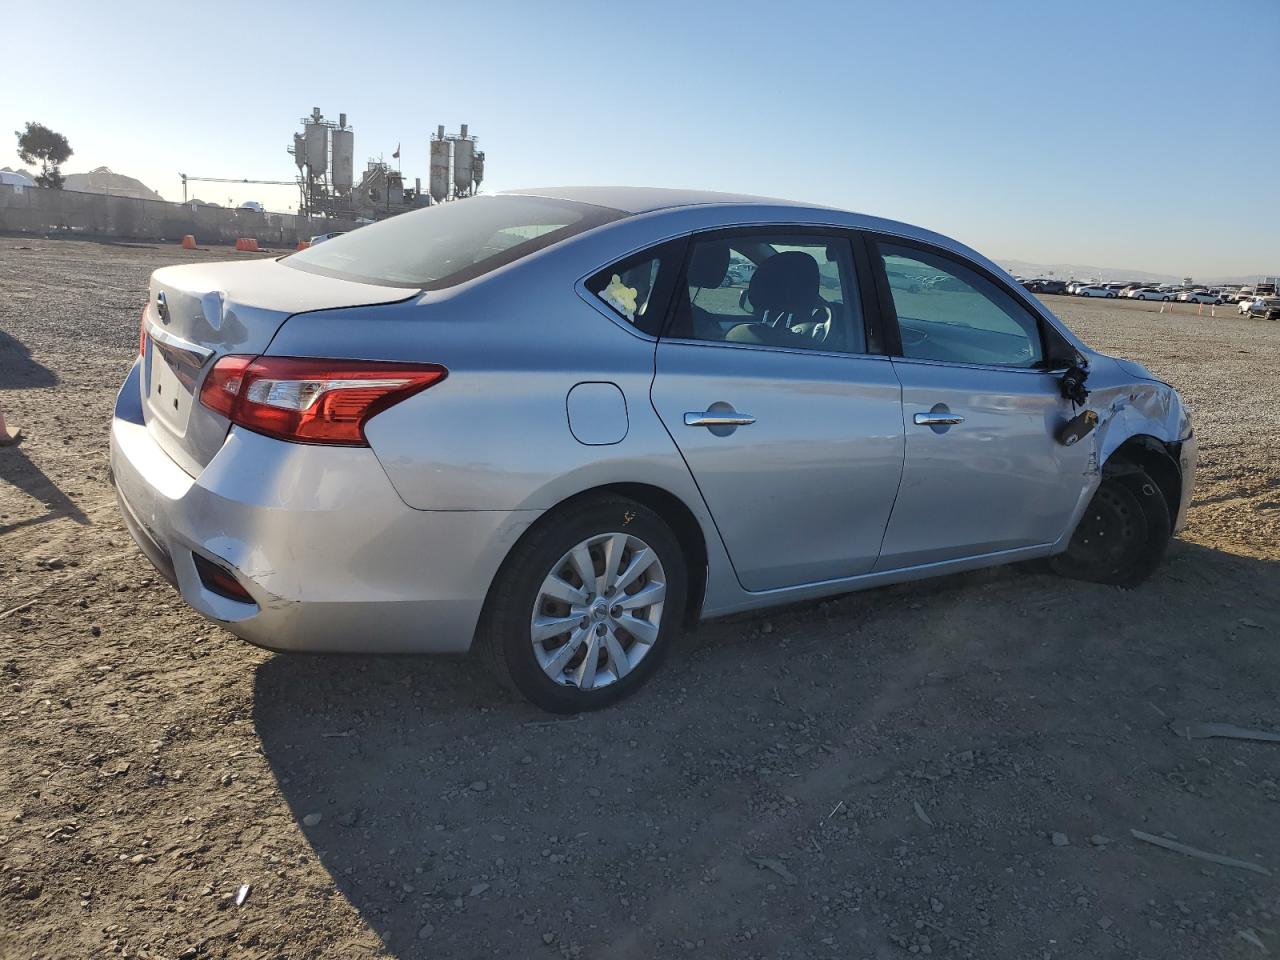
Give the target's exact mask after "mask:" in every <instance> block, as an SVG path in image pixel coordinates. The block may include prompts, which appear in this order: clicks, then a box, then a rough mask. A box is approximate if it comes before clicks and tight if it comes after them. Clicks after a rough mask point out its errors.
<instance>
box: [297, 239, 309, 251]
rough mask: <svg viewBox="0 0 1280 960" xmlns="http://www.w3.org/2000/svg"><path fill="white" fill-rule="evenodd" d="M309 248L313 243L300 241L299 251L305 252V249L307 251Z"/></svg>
mask: <svg viewBox="0 0 1280 960" xmlns="http://www.w3.org/2000/svg"><path fill="white" fill-rule="evenodd" d="M309 246H311V242H310V241H309V240H299V241H298V249H299V250H305V249H307V247H309Z"/></svg>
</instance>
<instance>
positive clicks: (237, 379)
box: [200, 354, 257, 420]
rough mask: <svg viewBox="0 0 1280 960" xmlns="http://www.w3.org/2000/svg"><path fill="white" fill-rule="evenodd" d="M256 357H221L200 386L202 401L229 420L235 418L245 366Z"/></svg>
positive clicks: (232, 355)
mask: <svg viewBox="0 0 1280 960" xmlns="http://www.w3.org/2000/svg"><path fill="white" fill-rule="evenodd" d="M255 359H257V358H256V357H246V356H241V355H237V354H230V355H228V356H225V357H223V358H222V359H220V360H219V361H218V362H217V363H215V364H214V365H213V369H212V370H210V371H209V375H208V376H207V377H205V378H204V384H203V385H202V386H201V387H200V402H201V403H203V404H204V405H205V406H206V407H208V408H209V409H210V410H213V411H216V412H217V413H220V414H222V415H223V416H224V417H226V418H227V419H228V420H234V419H235V408H236V401H237V400H238V399H239V398H240V386H241V384H242V382H243V380H244V371H245V368H246V367H248V366H249V364H251V363H253V361H254V360H255Z"/></svg>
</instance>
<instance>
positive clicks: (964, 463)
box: [871, 237, 1092, 571]
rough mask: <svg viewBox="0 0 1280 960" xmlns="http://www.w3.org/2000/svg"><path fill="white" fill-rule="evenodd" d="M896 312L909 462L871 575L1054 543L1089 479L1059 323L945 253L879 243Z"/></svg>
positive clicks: (883, 277)
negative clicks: (1064, 377) (1075, 435)
mask: <svg viewBox="0 0 1280 960" xmlns="http://www.w3.org/2000/svg"><path fill="white" fill-rule="evenodd" d="M871 260H872V262H873V266H874V268H875V270H876V271H877V274H878V276H877V284H878V286H879V288H880V293H881V297H880V299H881V301H882V304H883V305H884V306H885V307H886V308H887V309H888V310H889V312H890V314H891V317H892V318H893V319H896V323H897V329H898V332H899V339H900V341H901V343H900V344H898V345H896V346H897V347H898V349H895V350H894V354H895V355H894V358H893V367H894V369H895V370H896V372H897V375H898V379H899V380H900V381H901V383H902V414H903V421H904V426H905V429H906V460H905V462H904V464H903V473H902V485H901V489H900V491H899V493H898V497H897V501H896V503H895V504H894V507H893V515H892V517H891V518H890V520H889V525H888V529H887V530H886V532H885V537H884V545H883V547H882V549H881V552H880V558H879V561H878V563H877V565H876V570H877V571H883V570H893V569H898V568H904V567H912V566H918V565H921V564H928V563H936V562H940V561H946V560H955V559H960V558H964V557H970V556H978V555H983V554H990V553H998V552H1000V551H1005V550H1016V549H1019V548H1023V547H1033V546H1038V545H1041V544H1048V543H1053V542H1054V541H1056V540H1057V539H1058V538H1059V537H1061V536H1062V535H1063V533H1064V532H1066V527H1067V524H1068V522H1069V520H1070V517H1071V515H1072V512H1073V510H1074V509H1075V506H1076V504H1077V502H1078V500H1079V498H1080V496H1081V494H1082V492H1083V490H1084V488H1085V485H1086V479H1087V478H1086V474H1087V471H1088V469H1089V463H1088V459H1089V451H1090V450H1091V449H1092V445H1091V444H1087V443H1080V444H1076V445H1075V446H1071V447H1065V446H1063V445H1062V444H1060V443H1058V442H1057V440H1056V439H1055V436H1056V432H1057V429H1058V427H1059V426H1060V425H1061V424H1062V423H1064V422H1065V421H1066V420H1067V419H1069V418H1070V417H1071V416H1073V415H1074V412H1075V411H1073V409H1072V407H1071V405H1070V403H1069V402H1068V401H1066V400H1064V399H1063V398H1062V396H1061V394H1060V387H1059V376H1060V373H1061V370H1060V369H1054V368H1055V367H1062V366H1065V364H1062V363H1059V362H1057V359H1056V358H1060V357H1062V356H1063V354H1064V352H1065V349H1064V346H1063V345H1062V343H1061V341H1060V339H1059V338H1058V337H1057V335H1056V334H1055V332H1054V331H1053V330H1052V328H1051V327H1049V326H1048V325H1047V324H1042V322H1041V321H1040V319H1039V318H1038V317H1037V316H1036V315H1035V314H1034V313H1033V312H1032V311H1031V310H1030V309H1029V308H1028V307H1027V306H1026V305H1025V304H1024V303H1022V302H1021V301H1020V298H1019V297H1017V296H1016V295H1015V293H1014V292H1013V291H1012V290H1011V289H1008V288H1006V287H1005V286H1004V285H1003V284H1001V283H999V282H998V281H997V280H996V279H995V278H994V277H992V276H990V275H987V274H986V273H985V272H983V271H981V270H980V269H978V268H977V267H976V265H972V264H968V263H966V262H964V261H963V260H961V259H960V258H958V257H956V256H955V255H953V254H950V253H948V252H945V251H942V250H938V249H935V248H932V247H930V246H927V245H917V244H908V243H907V242H905V241H900V240H896V239H890V238H885V237H882V238H873V241H872V257H871Z"/></svg>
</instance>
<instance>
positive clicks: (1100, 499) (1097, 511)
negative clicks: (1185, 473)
mask: <svg viewBox="0 0 1280 960" xmlns="http://www.w3.org/2000/svg"><path fill="white" fill-rule="evenodd" d="M1172 536H1173V521H1172V519H1171V518H1170V515H1169V505H1168V504H1167V503H1166V502H1165V499H1164V494H1162V493H1161V492H1160V488H1159V487H1157V486H1156V484H1155V481H1154V480H1152V479H1151V478H1150V477H1149V476H1147V474H1146V473H1144V472H1143V471H1142V470H1138V469H1136V468H1133V469H1129V470H1128V471H1127V472H1125V473H1115V474H1112V475H1110V476H1107V475H1105V474H1104V476H1103V478H1102V483H1101V484H1100V485H1099V486H1098V490H1097V492H1096V493H1094V495H1093V500H1091V501H1090V502H1089V507H1088V509H1087V510H1085V512H1084V516H1082V517H1081V518H1080V522H1079V524H1077V526H1076V530H1075V533H1073V534H1072V536H1071V543H1070V545H1069V546H1068V547H1067V550H1066V552H1065V553H1061V554H1058V556H1056V557H1054V558H1053V559H1052V560H1051V561H1050V566H1051V567H1052V568H1053V570H1054V572H1055V573H1058V574H1060V575H1061V576H1064V577H1071V578H1072V579H1075V580H1091V581H1093V582H1094V583H1106V584H1111V585H1113V586H1117V587H1136V586H1138V584H1140V583H1142V582H1143V581H1144V580H1146V579H1147V578H1148V577H1149V576H1151V574H1152V573H1153V572H1154V571H1155V569H1156V567H1158V566H1159V565H1160V561H1161V559H1162V558H1163V557H1164V552H1165V549H1166V548H1167V547H1168V546H1169V540H1170V539H1171V538H1172Z"/></svg>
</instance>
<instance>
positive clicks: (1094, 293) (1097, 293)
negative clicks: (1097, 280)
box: [1076, 286, 1118, 300]
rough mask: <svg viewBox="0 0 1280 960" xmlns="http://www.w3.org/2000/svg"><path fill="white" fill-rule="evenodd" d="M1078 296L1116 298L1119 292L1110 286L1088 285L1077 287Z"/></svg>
mask: <svg viewBox="0 0 1280 960" xmlns="http://www.w3.org/2000/svg"><path fill="white" fill-rule="evenodd" d="M1076 296H1079V297H1107V298H1110V299H1112V300H1114V299H1115V298H1116V297H1117V296H1118V294H1117V293H1116V291H1114V290H1112V289H1111V288H1110V287H1100V286H1087V287H1079V288H1077V289H1076Z"/></svg>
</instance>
